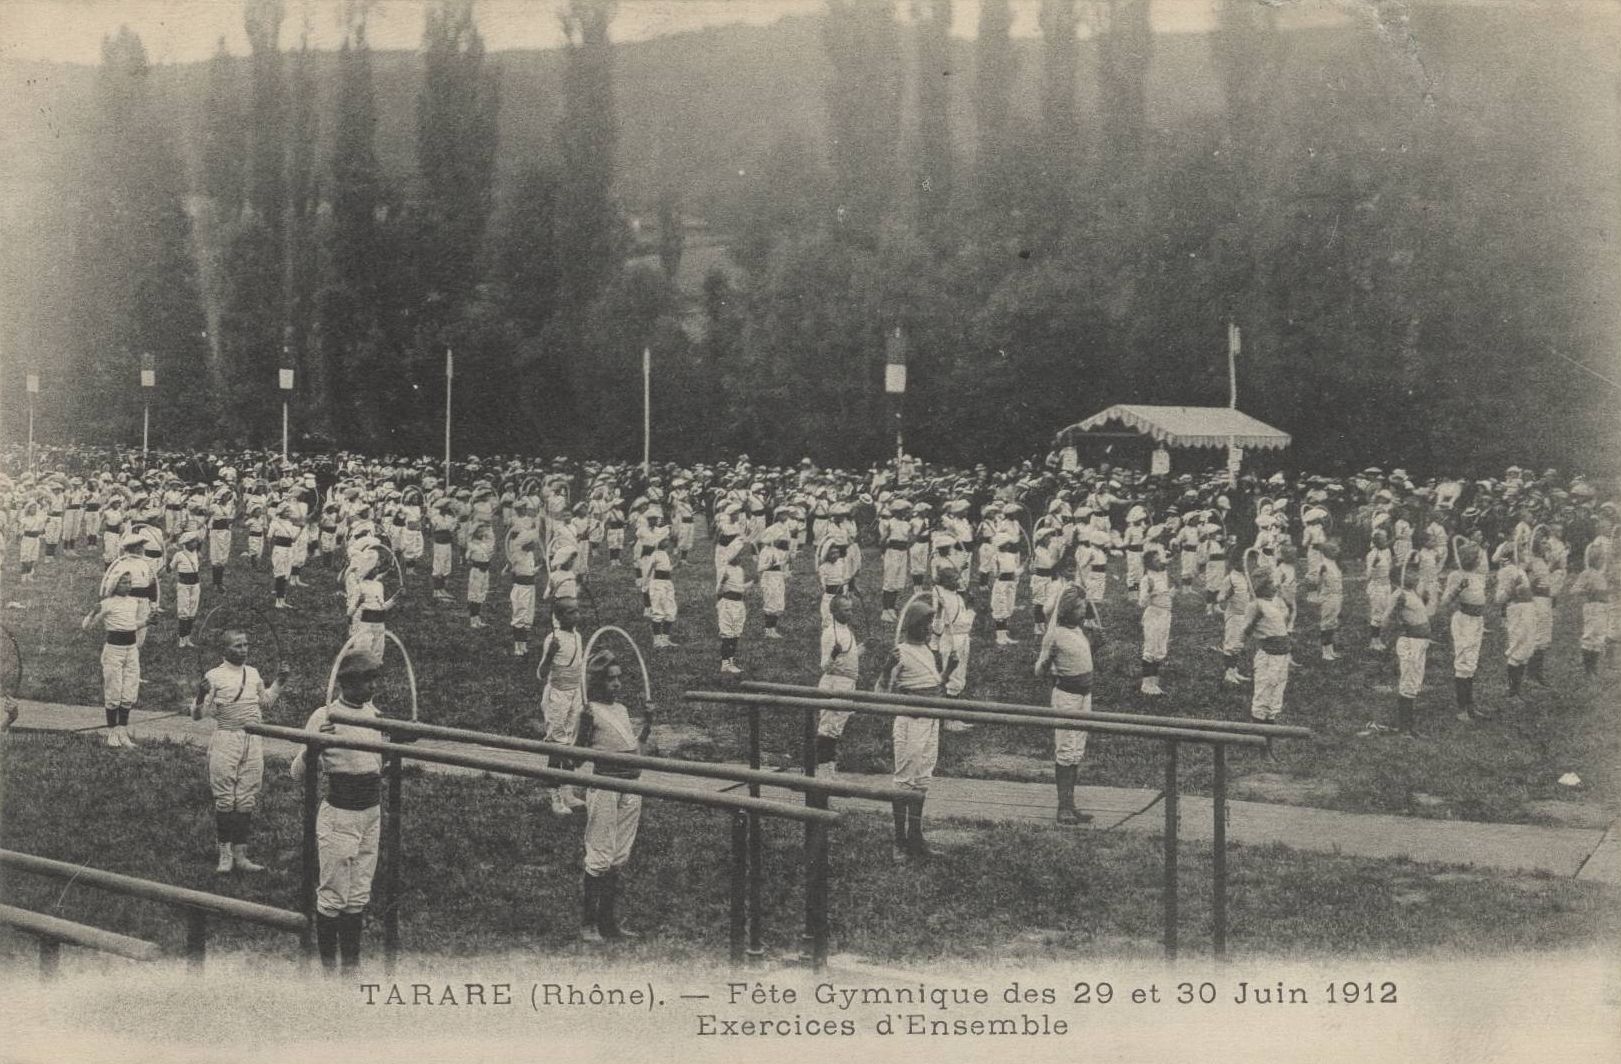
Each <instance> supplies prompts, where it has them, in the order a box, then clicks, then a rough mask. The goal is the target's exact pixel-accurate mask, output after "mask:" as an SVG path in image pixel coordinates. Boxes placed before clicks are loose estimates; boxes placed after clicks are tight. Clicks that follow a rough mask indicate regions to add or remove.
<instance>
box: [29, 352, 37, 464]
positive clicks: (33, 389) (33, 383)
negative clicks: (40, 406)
mask: <svg viewBox="0 0 1621 1064" xmlns="http://www.w3.org/2000/svg"><path fill="white" fill-rule="evenodd" d="M38 394H39V374H38V373H30V374H29V375H28V471H29V472H30V473H32V472H33V471H34V396H36V395H38Z"/></svg>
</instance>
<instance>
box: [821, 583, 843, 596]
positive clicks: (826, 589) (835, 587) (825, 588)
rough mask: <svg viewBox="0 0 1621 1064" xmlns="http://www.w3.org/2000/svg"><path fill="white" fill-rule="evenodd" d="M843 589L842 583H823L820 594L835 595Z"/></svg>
mask: <svg viewBox="0 0 1621 1064" xmlns="http://www.w3.org/2000/svg"><path fill="white" fill-rule="evenodd" d="M843 590H844V585H843V584H823V585H822V594H824V595H837V594H838V593H839V592H841V591H843Z"/></svg>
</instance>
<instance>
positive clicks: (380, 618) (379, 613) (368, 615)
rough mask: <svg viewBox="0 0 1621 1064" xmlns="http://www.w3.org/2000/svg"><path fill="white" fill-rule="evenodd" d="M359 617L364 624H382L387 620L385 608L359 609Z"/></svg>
mask: <svg viewBox="0 0 1621 1064" xmlns="http://www.w3.org/2000/svg"><path fill="white" fill-rule="evenodd" d="M360 619H361V621H363V622H364V623H366V624H382V623H383V622H384V621H386V620H388V611H387V610H361V611H360Z"/></svg>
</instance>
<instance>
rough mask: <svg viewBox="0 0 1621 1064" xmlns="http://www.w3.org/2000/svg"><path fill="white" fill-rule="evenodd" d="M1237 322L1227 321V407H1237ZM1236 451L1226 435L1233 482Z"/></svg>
mask: <svg viewBox="0 0 1621 1064" xmlns="http://www.w3.org/2000/svg"><path fill="white" fill-rule="evenodd" d="M1240 342H1241V341H1240V337H1239V333H1238V323H1237V322H1236V321H1230V322H1228V323H1227V409H1229V410H1237V409H1238V348H1239V344H1240ZM1236 452H1237V443H1236V440H1235V439H1234V437H1233V436H1232V435H1230V434H1229V435H1228V437H1227V477H1228V479H1229V480H1230V481H1232V483H1233V484H1235V485H1236V484H1237V483H1238V462H1237V461H1234V457H1235V455H1236Z"/></svg>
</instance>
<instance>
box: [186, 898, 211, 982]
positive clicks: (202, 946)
mask: <svg viewBox="0 0 1621 1064" xmlns="http://www.w3.org/2000/svg"><path fill="white" fill-rule="evenodd" d="M207 956H208V913H207V912H205V911H203V910H202V909H187V910H186V967H187V968H188V969H190V970H191V971H193V972H201V971H202V970H203V961H204V959H205V958H206V957H207Z"/></svg>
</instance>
